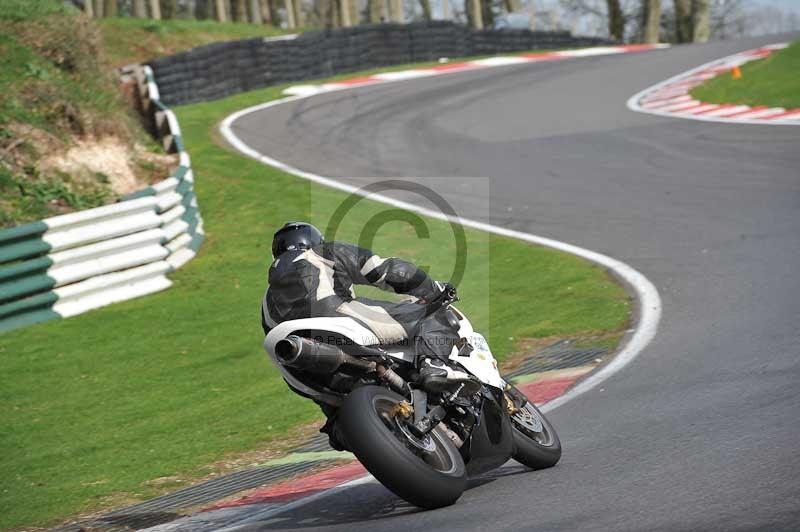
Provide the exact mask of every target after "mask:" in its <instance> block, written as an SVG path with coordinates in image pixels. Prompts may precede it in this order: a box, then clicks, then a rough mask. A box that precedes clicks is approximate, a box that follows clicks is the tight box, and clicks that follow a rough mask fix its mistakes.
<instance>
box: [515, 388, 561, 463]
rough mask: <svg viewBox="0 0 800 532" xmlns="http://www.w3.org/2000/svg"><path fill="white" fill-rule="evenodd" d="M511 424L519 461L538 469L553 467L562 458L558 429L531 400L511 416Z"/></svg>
mask: <svg viewBox="0 0 800 532" xmlns="http://www.w3.org/2000/svg"><path fill="white" fill-rule="evenodd" d="M518 393H519V392H518ZM511 426H512V429H513V434H514V454H513V457H514V460H516V461H517V462H519V463H521V464H522V465H526V466H528V467H530V468H531V469H534V470H536V469H547V468H548V467H553V466H554V465H556V464H557V463H558V461H559V460H560V459H561V440H559V438H558V434H556V430H555V429H554V428H553V425H551V424H550V421H548V420H547V418H546V417H545V416H544V414H542V413H541V412H540V411H539V409H538V408H536V405H534V404H533V403H531V402H530V401H528V402H527V403H526V404H525V406H523V407H522V408H521V409H520V412H518V413H516V414H514V415H512V416H511Z"/></svg>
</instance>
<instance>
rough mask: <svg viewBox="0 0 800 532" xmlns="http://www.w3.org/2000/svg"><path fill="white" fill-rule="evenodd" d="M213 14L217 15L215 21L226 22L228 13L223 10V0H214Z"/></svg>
mask: <svg viewBox="0 0 800 532" xmlns="http://www.w3.org/2000/svg"><path fill="white" fill-rule="evenodd" d="M214 6H215V9H214V14H215V15H216V16H217V22H226V21H227V20H228V13H227V11H226V10H225V0H214Z"/></svg>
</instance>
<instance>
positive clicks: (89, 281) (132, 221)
mask: <svg viewBox="0 0 800 532" xmlns="http://www.w3.org/2000/svg"><path fill="white" fill-rule="evenodd" d="M141 74H142V77H143V78H144V79H142V83H140V87H141V88H142V89H143V94H142V97H143V99H144V100H145V101H144V108H145V109H149V110H151V112H154V113H155V112H158V113H160V117H163V118H162V120H164V121H165V122H166V124H165V125H166V129H167V131H168V133H167V134H168V135H169V137H170V138H171V143H172V145H173V146H175V147H176V149H177V150H178V157H179V161H180V166H179V167H178V168H177V169H176V171H175V172H174V175H172V176H170V177H168V178H166V179H164V180H163V181H160V182H158V183H156V184H154V185H152V186H150V187H148V188H147V189H145V190H142V191H139V192H136V193H134V194H132V195H130V196H129V197H128V198H123V200H122V201H120V202H118V203H115V204H113V205H106V206H103V207H98V208H96V209H89V210H85V211H80V212H74V213H70V214H65V215H61V216H55V217H52V218H47V219H45V220H42V221H40V222H34V223H31V224H25V225H23V226H18V227H13V228H11V229H6V230H3V231H0V332H3V331H7V330H10V329H14V328H17V327H22V326H25V325H30V324H33V323H37V322H40V321H45V320H48V319H56V318H66V317H70V316H75V315H76V314H81V313H83V312H86V311H89V310H92V309H95V308H98V307H102V306H105V305H109V304H111V303H116V302H119V301H124V300H126V299H131V298H134V297H139V296H143V295H146V294H151V293H153V292H157V291H160V290H164V289H166V288H168V287H169V286H170V285H171V282H170V281H169V279H168V278H167V274H168V273H170V272H172V271H174V270H175V269H177V268H179V267H181V266H183V265H184V264H186V263H187V262H188V261H189V260H191V259H192V258H193V257H194V256H195V254H196V253H197V250H198V248H199V246H200V244H201V243H202V241H203V238H204V233H203V221H202V219H201V218H200V214H199V212H198V208H197V200H196V198H195V197H194V190H193V188H194V174H193V173H192V169H191V166H190V164H191V160H190V158H189V154H188V153H186V151H185V150H184V149H183V140H182V139H181V130H180V125H179V124H178V119H177V117H176V116H175V113H173V112H172V111H171V110H169V109H167V108H166V107H165V106H164V105H163V104H162V103H161V102H160V101H159V92H158V86H157V85H156V83H155V80H154V79H153V73H152V71H151V70H150V68H149V67H143V68H142V69H141Z"/></svg>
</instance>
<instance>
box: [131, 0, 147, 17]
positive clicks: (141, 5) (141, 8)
mask: <svg viewBox="0 0 800 532" xmlns="http://www.w3.org/2000/svg"><path fill="white" fill-rule="evenodd" d="M133 16H134V17H136V18H147V5H146V4H145V0H133Z"/></svg>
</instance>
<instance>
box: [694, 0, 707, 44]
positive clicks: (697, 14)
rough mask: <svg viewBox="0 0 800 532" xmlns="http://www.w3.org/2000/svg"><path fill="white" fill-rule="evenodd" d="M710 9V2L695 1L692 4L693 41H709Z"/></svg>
mask: <svg viewBox="0 0 800 532" xmlns="http://www.w3.org/2000/svg"><path fill="white" fill-rule="evenodd" d="M710 8H711V6H710V5H709V0H694V1H693V2H692V26H693V31H692V41H694V42H706V41H708V38H709V36H710V35H711V24H710V23H711V13H710Z"/></svg>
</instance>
